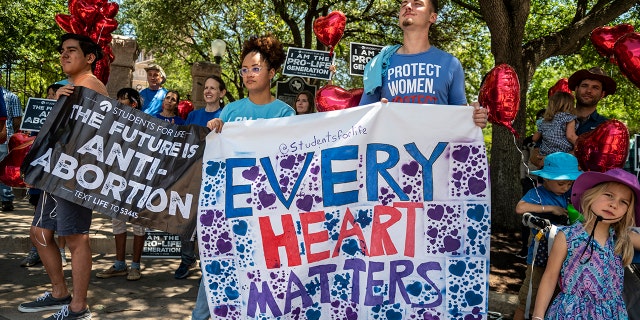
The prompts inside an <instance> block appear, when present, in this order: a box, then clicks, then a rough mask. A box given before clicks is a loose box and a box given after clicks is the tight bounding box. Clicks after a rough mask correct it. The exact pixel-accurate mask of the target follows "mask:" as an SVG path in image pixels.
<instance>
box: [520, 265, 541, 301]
mask: <svg viewBox="0 0 640 320" xmlns="http://www.w3.org/2000/svg"><path fill="white" fill-rule="evenodd" d="M544 269H545V268H544V267H535V266H534V267H533V272H531V265H530V264H528V265H527V271H526V273H525V277H524V282H523V283H522V287H520V293H518V308H520V309H522V310H525V307H526V306H527V295H528V294H529V284H531V288H532V289H533V290H531V306H530V307H529V312H533V306H535V305H536V295H537V294H538V287H540V281H541V280H542V275H543V274H544Z"/></svg>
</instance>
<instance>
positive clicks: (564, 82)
mask: <svg viewBox="0 0 640 320" xmlns="http://www.w3.org/2000/svg"><path fill="white" fill-rule="evenodd" d="M556 92H566V93H571V89H569V79H567V78H562V79H560V80H558V82H556V84H554V85H553V87H551V88H549V91H548V95H547V98H551V96H552V95H553V94H555V93H556Z"/></svg>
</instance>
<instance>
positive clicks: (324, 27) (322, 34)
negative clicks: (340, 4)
mask: <svg viewBox="0 0 640 320" xmlns="http://www.w3.org/2000/svg"><path fill="white" fill-rule="evenodd" d="M346 25H347V17H346V16H345V15H344V13H342V12H340V11H333V12H331V13H329V14H328V15H327V16H326V17H318V18H317V19H316V21H314V22H313V32H314V33H315V34H316V37H318V40H319V41H320V42H322V43H323V44H324V45H325V46H327V47H330V48H331V52H333V47H334V46H335V45H336V44H337V43H338V42H339V41H340V39H341V38H342V35H343V34H344V27H345V26H346Z"/></svg>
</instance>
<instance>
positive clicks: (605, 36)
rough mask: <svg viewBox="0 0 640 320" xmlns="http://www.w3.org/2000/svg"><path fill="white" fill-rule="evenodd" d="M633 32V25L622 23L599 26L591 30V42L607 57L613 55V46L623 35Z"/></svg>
mask: <svg viewBox="0 0 640 320" xmlns="http://www.w3.org/2000/svg"><path fill="white" fill-rule="evenodd" d="M630 32H633V26H632V25H630V24H628V23H622V24H619V25H617V26H615V27H597V28H595V29H593V31H591V43H593V46H594V47H595V48H596V50H597V51H598V53H599V54H601V55H602V56H603V57H605V58H610V57H611V56H612V55H613V46H614V45H615V43H616V41H618V39H619V38H620V37H622V36H623V35H625V34H627V33H630Z"/></svg>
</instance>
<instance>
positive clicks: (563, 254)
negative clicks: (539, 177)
mask: <svg viewBox="0 0 640 320" xmlns="http://www.w3.org/2000/svg"><path fill="white" fill-rule="evenodd" d="M545 167H546V166H545ZM638 198H640V184H639V183H638V178H636V176H635V175H633V174H631V173H629V172H627V171H624V170H622V169H612V170H609V171H607V172H604V173H601V172H593V171H591V172H585V173H584V174H582V175H581V176H580V177H578V179H577V180H576V181H575V183H574V186H573V191H572V193H571V200H572V203H573V205H574V206H575V207H576V209H577V210H578V211H580V212H582V214H583V215H584V218H585V222H584V223H582V222H578V223H575V224H573V225H571V226H567V227H562V228H561V229H560V231H559V232H558V234H557V235H556V239H555V241H554V244H553V248H552V249H551V253H550V254H549V261H548V264H547V269H546V271H545V273H544V275H543V276H542V281H541V283H540V288H539V290H538V297H537V302H536V305H535V309H534V312H533V315H534V316H533V318H532V319H534V320H542V319H543V318H544V319H608V320H610V319H628V315H627V310H626V308H625V304H624V301H623V300H622V284H623V276H624V269H623V268H624V266H627V265H629V264H630V263H631V259H632V257H633V247H636V248H639V247H640V235H638V234H636V233H633V232H630V230H629V228H630V227H632V226H635V220H636V215H637V214H638V213H640V202H639V201H638ZM558 280H560V281H559V282H558ZM557 283H559V284H560V289H561V292H560V293H559V294H558V296H557V297H556V298H555V300H554V301H553V303H552V304H551V306H550V307H549V308H548V310H547V306H549V303H550V302H551V298H552V296H553V292H554V289H555V287H556V284H557Z"/></svg>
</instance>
